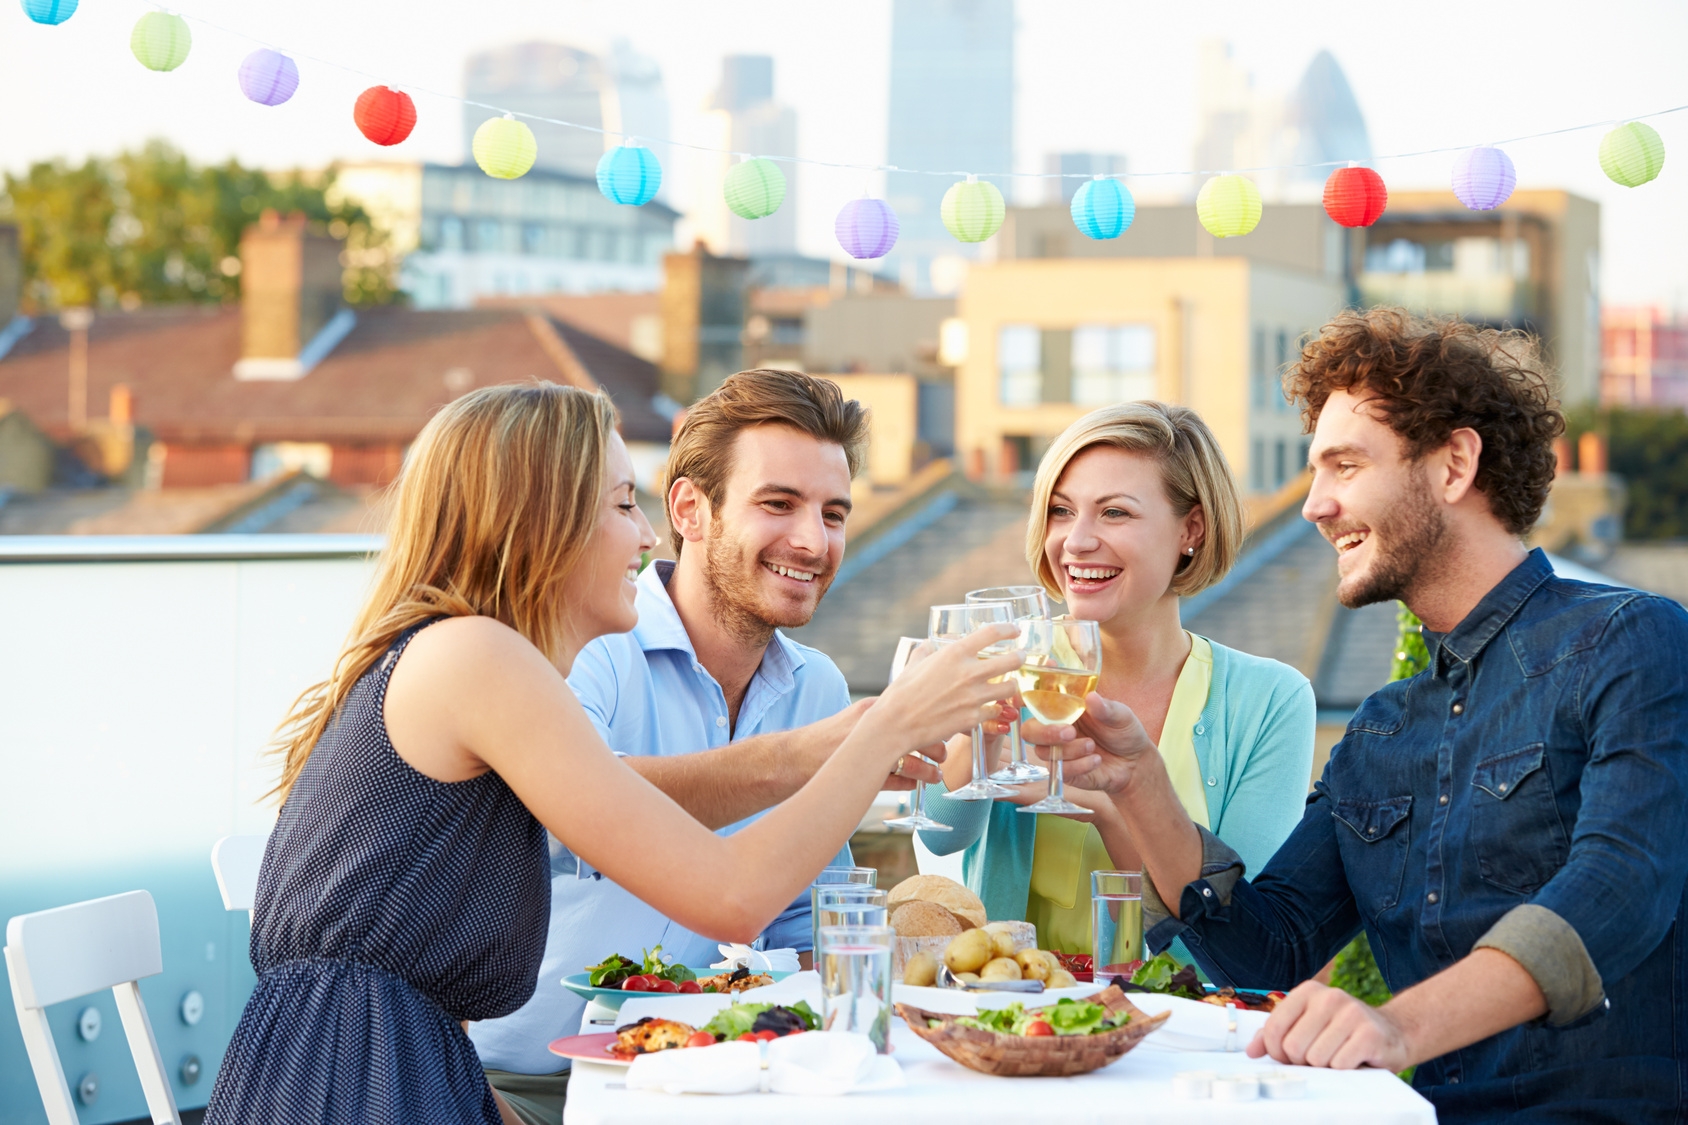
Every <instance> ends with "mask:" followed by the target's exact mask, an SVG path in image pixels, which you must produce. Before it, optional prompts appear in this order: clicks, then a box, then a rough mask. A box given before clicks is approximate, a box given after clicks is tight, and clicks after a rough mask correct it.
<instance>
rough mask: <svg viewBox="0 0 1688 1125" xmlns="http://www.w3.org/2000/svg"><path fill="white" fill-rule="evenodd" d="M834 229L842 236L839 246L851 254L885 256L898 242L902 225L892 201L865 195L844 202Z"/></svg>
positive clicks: (853, 255) (852, 255) (869, 256)
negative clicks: (892, 208) (888, 201)
mask: <svg viewBox="0 0 1688 1125" xmlns="http://www.w3.org/2000/svg"><path fill="white" fill-rule="evenodd" d="M832 230H833V233H834V234H836V235H837V236H838V245H840V246H842V247H843V248H844V252H845V253H846V254H848V255H850V257H852V258H883V257H884V256H885V255H887V254H889V253H890V252H891V247H893V246H895V245H896V244H897V235H898V234H899V233H900V232H901V230H902V226H901V224H900V223H898V222H897V213H896V212H895V211H893V210H891V205H890V204H889V203H887V202H885V201H884V200H883V199H870V198H868V197H867V196H865V195H864V196H862V198H860V199H852V200H850V202H848V203H846V204H845V205H844V207H843V209H841V210H840V211H839V212H838V218H837V220H836V221H835V222H834V223H833V224H832Z"/></svg>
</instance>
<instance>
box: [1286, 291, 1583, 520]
mask: <svg viewBox="0 0 1688 1125" xmlns="http://www.w3.org/2000/svg"><path fill="white" fill-rule="evenodd" d="M1284 390H1285V393H1286V394H1288V395H1289V398H1290V401H1292V402H1300V403H1302V408H1301V418H1302V421H1303V422H1304V423H1305V425H1306V432H1308V433H1312V432H1313V427H1314V425H1315V424H1316V423H1317V422H1318V420H1319V412H1320V411H1321V410H1323V409H1324V405H1325V400H1326V399H1328V398H1330V395H1331V392H1332V391H1350V392H1352V393H1355V394H1360V393H1364V394H1365V395H1367V396H1369V397H1370V399H1371V402H1372V403H1373V405H1374V406H1375V407H1376V408H1377V409H1378V410H1379V411H1380V412H1381V413H1382V416H1383V420H1384V422H1385V423H1386V424H1387V425H1388V426H1389V428H1390V429H1392V430H1394V431H1395V433H1396V434H1397V435H1398V436H1399V437H1400V439H1401V441H1402V443H1403V444H1404V446H1405V448H1406V453H1407V456H1408V457H1409V458H1411V459H1413V460H1417V459H1418V458H1420V457H1422V456H1424V455H1425V454H1426V453H1428V452H1430V451H1431V450H1432V449H1439V448H1440V447H1442V446H1443V445H1446V444H1447V441H1448V438H1449V437H1450V436H1451V435H1452V434H1453V432H1454V431H1455V430H1459V429H1466V428H1469V429H1472V430H1475V431H1477V435H1478V436H1479V437H1481V438H1482V439H1483V452H1482V456H1481V457H1480V458H1479V460H1478V463H1477V480H1476V482H1475V483H1476V487H1477V490H1478V491H1479V492H1481V493H1482V494H1483V495H1484V496H1485V497H1487V499H1488V501H1489V510H1490V511H1492V512H1493V513H1494V514H1495V518H1496V519H1498V520H1500V521H1501V523H1502V524H1504V525H1505V527H1506V529H1507V530H1508V531H1510V532H1512V533H1513V534H1514V535H1523V534H1524V533H1525V532H1527V531H1529V530H1530V528H1532V527H1534V526H1535V524H1536V519H1537V517H1539V516H1540V515H1541V510H1542V505H1544V504H1545V503H1547V490H1548V487H1549V486H1550V485H1551V484H1552V483H1553V472H1554V457H1553V439H1554V438H1557V437H1558V436H1559V435H1560V434H1562V433H1564V432H1565V416H1564V415H1563V414H1562V413H1561V412H1560V410H1559V401H1558V397H1557V396H1556V395H1555V394H1554V391H1553V384H1552V381H1551V379H1550V377H1549V376H1548V374H1547V369H1546V364H1545V363H1544V362H1543V360H1542V357H1541V352H1540V350H1539V349H1538V347H1537V346H1536V342H1535V340H1534V338H1532V337H1530V336H1528V335H1526V334H1525V333H1523V332H1519V331H1510V330H1509V331H1504V332H1503V331H1497V330H1496V329H1493V328H1480V327H1478V326H1477V325H1475V324H1469V323H1467V322H1466V321H1463V320H1459V319H1457V318H1452V317H1446V318H1442V317H1435V318H1432V317H1421V316H1414V315H1413V314H1411V313H1409V312H1407V311H1405V310H1404V309H1394V308H1375V309H1367V310H1365V311H1363V312H1361V311H1349V312H1344V313H1341V314H1339V315H1338V316H1337V317H1336V318H1335V319H1334V320H1332V321H1331V322H1330V323H1329V324H1327V325H1325V327H1324V329H1323V330H1322V331H1321V332H1320V333H1319V334H1318V336H1316V337H1314V338H1313V339H1312V340H1310V341H1309V342H1308V343H1307V345H1306V346H1305V347H1304V348H1302V349H1301V359H1300V360H1299V361H1298V362H1297V363H1296V364H1295V365H1294V366H1293V367H1291V368H1290V369H1289V372H1288V374H1286V375H1285V377H1284Z"/></svg>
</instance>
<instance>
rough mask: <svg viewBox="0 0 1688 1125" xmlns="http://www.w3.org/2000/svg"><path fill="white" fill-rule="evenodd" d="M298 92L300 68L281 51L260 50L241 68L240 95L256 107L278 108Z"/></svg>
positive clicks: (262, 48)
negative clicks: (268, 106)
mask: <svg viewBox="0 0 1688 1125" xmlns="http://www.w3.org/2000/svg"><path fill="white" fill-rule="evenodd" d="M298 88H299V67H298V66H297V65H296V64H295V63H294V62H293V60H292V59H290V58H288V57H287V56H286V55H284V54H282V53H281V52H280V51H272V50H270V49H269V48H268V47H259V48H258V49H257V50H256V51H253V52H252V53H251V54H250V55H247V56H246V59H245V61H243V62H242V63H241V64H240V90H241V93H243V94H245V95H246V96H247V97H249V98H251V99H252V100H253V101H255V102H257V103H258V104H259V105H280V104H281V103H282V102H284V101H286V100H287V99H288V98H291V97H292V96H293V93H294V91H295V90H297V89H298Z"/></svg>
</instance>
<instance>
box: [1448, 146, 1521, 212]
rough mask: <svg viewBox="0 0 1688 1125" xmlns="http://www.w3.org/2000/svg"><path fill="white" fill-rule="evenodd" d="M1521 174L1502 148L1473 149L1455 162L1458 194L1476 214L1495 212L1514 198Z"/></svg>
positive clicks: (1455, 179) (1461, 154) (1465, 152)
mask: <svg viewBox="0 0 1688 1125" xmlns="http://www.w3.org/2000/svg"><path fill="white" fill-rule="evenodd" d="M1517 184H1518V173H1517V172H1515V171H1514V170H1513V168H1512V158H1511V157H1510V156H1508V155H1506V153H1504V152H1502V151H1501V150H1500V149H1498V148H1471V149H1466V150H1465V151H1464V152H1462V153H1460V154H1459V159H1457V160H1455V161H1454V194H1455V195H1457V196H1459V201H1460V202H1461V203H1463V204H1465V205H1466V206H1467V207H1469V208H1471V209H1472V210H1473V211H1493V210H1494V209H1495V208H1496V207H1499V206H1500V205H1501V204H1502V203H1505V202H1506V201H1507V200H1508V199H1509V198H1511V196H1512V189H1513V188H1514V187H1516V186H1517Z"/></svg>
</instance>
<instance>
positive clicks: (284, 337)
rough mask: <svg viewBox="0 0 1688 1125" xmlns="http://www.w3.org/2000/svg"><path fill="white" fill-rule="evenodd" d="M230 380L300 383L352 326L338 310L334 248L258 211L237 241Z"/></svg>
mask: <svg viewBox="0 0 1688 1125" xmlns="http://www.w3.org/2000/svg"><path fill="white" fill-rule="evenodd" d="M240 289H241V298H240V362H238V363H236V364H235V365H234V377H235V378H236V379H299V378H303V377H304V376H305V375H306V374H307V373H309V371H310V369H311V368H312V367H315V366H316V364H317V363H319V362H320V361H321V360H322V359H323V358H324V357H325V356H326V355H327V354H328V353H329V352H330V351H332V350H333V348H334V345H335V344H337V343H339V342H340V340H341V339H343V338H344V337H345V335H346V333H348V332H350V331H351V330H352V327H353V325H354V324H356V318H355V317H353V315H352V313H351V311H350V310H349V309H345V308H342V307H341V281H340V242H339V240H338V239H333V238H329V237H328V236H326V235H321V234H315V233H313V232H311V231H310V230H308V229H307V228H306V225H305V217H304V216H303V215H299V214H293V215H288V216H286V217H285V218H284V217H282V216H280V215H277V214H276V213H275V212H274V211H265V212H264V213H263V215H262V216H260V217H259V219H258V221H257V222H256V223H255V224H253V225H252V226H249V227H247V228H246V233H245V234H243V235H242V236H241V239H240Z"/></svg>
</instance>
